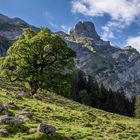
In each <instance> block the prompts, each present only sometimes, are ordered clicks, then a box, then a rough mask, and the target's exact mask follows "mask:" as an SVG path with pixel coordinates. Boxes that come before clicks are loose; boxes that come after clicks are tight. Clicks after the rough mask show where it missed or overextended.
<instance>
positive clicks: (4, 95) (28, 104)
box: [0, 79, 140, 140]
mask: <svg viewBox="0 0 140 140" xmlns="http://www.w3.org/2000/svg"><path fill="white" fill-rule="evenodd" d="M17 85H18V86H17ZM17 85H13V84H10V83H8V82H6V81H5V80H3V79H1V80H0V87H1V88H0V102H1V103H2V104H3V105H4V107H5V110H7V111H8V112H10V115H11V116H18V114H19V112H20V111H21V110H23V109H24V110H26V113H23V114H22V118H23V119H24V121H23V123H21V124H18V125H9V124H6V125H2V124H1V125H0V135H1V136H0V140H46V139H47V140H119V139H120V140H139V139H140V120H138V119H134V118H129V117H124V116H120V115H116V114H111V113H108V112H105V111H102V110H98V109H95V108H91V107H88V106H84V105H81V104H79V103H76V102H74V101H71V100H68V99H66V98H63V97H61V96H58V95H56V94H54V93H49V92H47V91H40V92H39V93H40V96H38V97H36V98H31V97H28V96H27V97H26V95H27V94H25V93H24V94H23V92H22V91H23V89H22V86H21V85H20V84H19V83H18V84H17ZM17 93H18V94H17ZM0 110H1V108H0ZM27 112H28V113H27ZM3 113H4V112H3V111H1V113H0V114H1V115H0V123H2V117H3ZM40 123H47V124H51V125H52V126H54V127H55V128H56V132H57V133H56V136H47V135H46V134H44V133H40V132H36V130H35V128H37V126H38V124H40ZM3 131H6V132H5V133H4V132H3Z"/></svg>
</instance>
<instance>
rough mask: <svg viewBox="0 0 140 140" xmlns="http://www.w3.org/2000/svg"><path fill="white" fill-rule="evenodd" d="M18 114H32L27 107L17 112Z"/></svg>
mask: <svg viewBox="0 0 140 140" xmlns="http://www.w3.org/2000/svg"><path fill="white" fill-rule="evenodd" d="M17 113H18V114H19V115H32V112H30V111H29V109H27V108H25V109H23V110H21V111H18V112H17Z"/></svg>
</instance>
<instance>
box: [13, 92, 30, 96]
mask: <svg viewBox="0 0 140 140" xmlns="http://www.w3.org/2000/svg"><path fill="white" fill-rule="evenodd" d="M15 96H16V97H29V96H30V94H29V93H28V92H24V91H18V92H17V93H16V95H15Z"/></svg>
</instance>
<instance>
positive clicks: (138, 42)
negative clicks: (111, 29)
mask: <svg viewBox="0 0 140 140" xmlns="http://www.w3.org/2000/svg"><path fill="white" fill-rule="evenodd" d="M126 45H127V46H128V45H131V46H132V47H133V48H135V49H137V51H139V52H140V36H136V37H130V38H128V39H127V41H126Z"/></svg>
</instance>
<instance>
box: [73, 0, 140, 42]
mask: <svg viewBox="0 0 140 140" xmlns="http://www.w3.org/2000/svg"><path fill="white" fill-rule="evenodd" d="M139 9H140V0H73V1H72V12H74V13H81V14H83V15H86V16H91V17H98V16H103V15H105V14H108V15H109V16H110V18H111V20H110V21H109V22H108V23H107V24H106V25H105V26H104V27H102V29H103V34H102V37H103V38H104V39H109V38H114V33H113V32H114V29H123V28H125V27H127V26H129V25H130V24H131V23H132V22H134V21H135V20H136V18H137V17H139V15H140V10H139Z"/></svg>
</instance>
